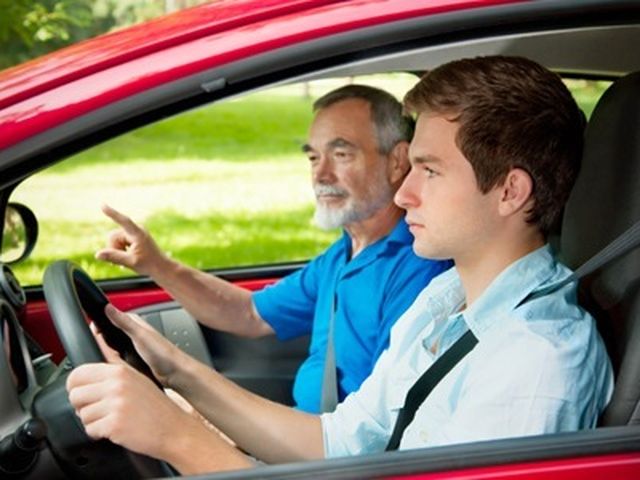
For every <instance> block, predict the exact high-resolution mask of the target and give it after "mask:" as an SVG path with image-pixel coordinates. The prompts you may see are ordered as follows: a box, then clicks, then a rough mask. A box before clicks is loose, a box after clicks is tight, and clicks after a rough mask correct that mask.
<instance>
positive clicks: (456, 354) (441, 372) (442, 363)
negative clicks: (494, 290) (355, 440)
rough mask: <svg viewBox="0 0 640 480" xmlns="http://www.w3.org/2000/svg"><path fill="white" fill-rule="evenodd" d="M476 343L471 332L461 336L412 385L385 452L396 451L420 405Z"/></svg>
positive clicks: (476, 340) (468, 331)
mask: <svg viewBox="0 0 640 480" xmlns="http://www.w3.org/2000/svg"><path fill="white" fill-rule="evenodd" d="M477 343H478V339H477V338H476V336H475V335H474V334H473V332H472V331H471V330H467V333H465V334H464V335H462V337H460V338H459V339H458V340H457V341H456V342H455V343H454V344H453V345H451V347H449V349H448V350H447V351H446V352H444V353H443V354H442V355H441V356H440V358H438V359H437V360H436V361H435V363H434V364H433V365H431V366H430V367H429V368H428V369H427V371H426V372H424V373H423V374H422V376H421V377H420V378H419V379H418V381H417V382H416V383H414V384H413V386H412V387H411V389H410V390H409V392H408V393H407V396H406V398H405V400H404V406H403V407H402V409H401V410H400V413H399V414H398V419H397V420H396V425H395V427H394V428H393V433H392V434H391V439H390V440H389V443H388V444H387V448H385V450H387V451H389V450H397V449H398V446H399V445H400V439H401V438H402V434H403V433H404V430H405V428H407V427H408V426H409V424H410V423H411V422H412V421H413V417H415V416H416V410H418V407H419V406H420V405H422V403H423V402H424V400H425V399H426V398H427V396H428V395H429V394H430V393H431V391H432V390H433V389H434V388H436V385H438V383H440V380H442V379H443V378H444V377H445V376H446V375H447V373H449V372H450V371H451V370H452V369H453V367H455V366H456V365H457V364H458V363H459V362H460V360H462V359H463V358H464V357H465V356H466V355H467V353H469V352H470V351H471V350H472V349H473V347H475V346H476V344H477Z"/></svg>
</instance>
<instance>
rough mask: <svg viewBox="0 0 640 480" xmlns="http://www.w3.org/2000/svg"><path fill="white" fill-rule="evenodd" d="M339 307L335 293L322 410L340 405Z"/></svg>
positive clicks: (323, 385)
mask: <svg viewBox="0 0 640 480" xmlns="http://www.w3.org/2000/svg"><path fill="white" fill-rule="evenodd" d="M336 308H337V298H336V295H335V294H334V296H333V301H332V302H331V315H330V316H329V326H328V329H327V351H326V354H325V360H324V372H323V375H322V394H321V397H320V412H321V413H328V412H333V411H334V410H335V409H336V407H337V406H338V378H337V377H338V375H337V371H336V349H335V346H334V339H333V337H334V332H333V330H334V324H335V316H336Z"/></svg>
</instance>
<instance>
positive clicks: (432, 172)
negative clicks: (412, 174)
mask: <svg viewBox="0 0 640 480" xmlns="http://www.w3.org/2000/svg"><path fill="white" fill-rule="evenodd" d="M422 168H423V170H424V171H425V172H426V174H427V177H428V178H433V177H435V176H436V175H438V172H436V171H435V170H433V169H431V168H429V167H422Z"/></svg>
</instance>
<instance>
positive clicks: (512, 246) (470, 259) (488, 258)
mask: <svg viewBox="0 0 640 480" xmlns="http://www.w3.org/2000/svg"><path fill="white" fill-rule="evenodd" d="M528 233H529V234H528V235H526V236H524V238H523V237H520V241H519V242H514V241H505V242H500V241H494V242H493V243H492V244H491V245H489V246H488V247H487V248H485V249H483V250H481V251H478V250H477V249H473V250H474V252H473V254H469V255H461V256H457V257H456V258H455V264H456V269H457V271H458V274H459V275H460V280H461V282H462V286H463V289H464V291H465V298H466V305H467V306H470V305H472V304H473V302H475V301H476V300H477V299H478V297H480V295H482V293H483V292H484V291H485V290H486V289H487V287H488V286H489V285H490V284H491V282H492V281H493V280H494V279H495V278H496V277H497V276H498V275H499V274H500V273H501V272H502V271H503V270H505V269H506V268H507V267H508V266H509V265H511V264H512V263H513V262H515V261H516V260H519V259H520V258H522V257H524V256H526V255H528V254H529V253H531V252H533V251H534V250H537V249H538V248H540V247H542V246H543V245H544V244H545V240H544V238H543V236H542V235H541V234H540V233H539V232H538V231H537V230H536V231H535V232H534V231H532V232H528ZM494 240H495V239H494Z"/></svg>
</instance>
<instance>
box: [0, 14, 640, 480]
mask: <svg viewBox="0 0 640 480" xmlns="http://www.w3.org/2000/svg"><path fill="white" fill-rule="evenodd" d="M531 8H532V9H534V8H535V7H531ZM532 11H533V10H532ZM570 13H571V12H570V11H569V10H568V11H567V12H564V11H562V10H561V11H559V12H543V13H540V14H539V15H527V12H526V11H524V10H523V13H522V14H521V17H519V19H517V20H516V21H514V22H512V23H509V24H502V23H501V21H500V18H498V17H496V18H495V19H494V20H492V21H489V20H490V19H488V18H486V17H485V16H484V14H483V13H480V14H479V15H478V17H477V18H476V19H475V20H473V21H466V23H465V27H464V28H462V27H461V26H460V25H462V23H461V22H462V20H461V19H459V18H457V17H456V15H451V17H450V18H447V19H445V20H437V21H435V20H434V21H431V20H429V19H427V20H411V21H405V22H404V27H405V28H403V29H401V30H402V34H398V33H397V30H394V31H392V30H391V29H389V28H387V27H370V28H367V29H363V31H362V32H361V33H359V34H358V35H356V36H355V37H354V38H353V39H350V40H349V41H347V40H346V39H345V38H342V37H341V36H340V35H338V36H336V37H335V38H334V37H331V38H328V39H325V40H322V41H318V42H309V43H308V44H305V45H303V46H301V47H298V48H284V49H281V50H279V51H276V52H271V53H266V54H262V55H260V56H258V57H257V58H254V59H250V60H249V61H245V62H243V63H239V64H230V65H227V66H224V67H220V68H218V69H216V70H215V71H213V72H202V73H200V74H197V75H194V76H192V77H188V78H185V79H183V80H180V81H177V82H174V83H172V84H169V85H167V86H164V87H161V88H157V89H154V90H153V91H148V92H144V93H141V94H138V95H137V96H135V97H134V98H132V99H130V100H128V101H126V102H117V103H115V104H113V105H110V106H108V107H104V108H102V109H101V110H100V111H98V112H95V113H92V114H89V115H86V116H84V117H83V118H82V119H81V120H82V121H80V120H77V121H76V120H72V121H70V122H69V123H68V124H66V125H64V126H62V127H56V128H53V129H52V130H51V131H48V132H46V133H43V134H40V135H38V136H37V137H35V138H34V139H33V141H30V142H28V144H19V145H17V146H15V147H11V148H9V149H7V150H6V151H5V152H3V155H5V156H6V158H7V161H6V162H4V164H3V166H1V167H0V175H3V176H4V177H5V178H10V179H11V180H10V181H8V182H4V183H2V184H1V185H0V189H2V195H3V197H2V203H3V205H6V203H7V201H8V200H10V198H9V197H10V193H11V192H12V191H13V189H15V187H16V186H17V185H18V184H19V183H20V182H21V181H22V180H24V179H25V178H27V177H28V176H30V175H31V174H32V173H33V172H34V171H36V170H38V169H41V168H44V167H45V166H48V165H51V164H53V163H55V162H57V161H59V160H60V159H63V158H65V157H67V156H69V155H71V154H73V153H76V152H78V151H81V150H83V149H85V148H88V147H90V146H92V145H94V144H97V143H99V142H102V141H104V140H106V139H108V138H112V137H115V136H117V135H119V134H121V133H123V132H127V131H130V130H132V129H134V128H137V127H139V126H142V125H145V124H148V123H150V122H153V121H156V120H160V119H163V118H165V117H167V116H170V115H173V114H175V113H178V112H181V111H184V110H186V109H188V108H192V107H196V106H199V105H202V104H205V103H208V102H212V101H219V100H222V99H227V98H233V97H235V96H238V95H242V94H244V93H247V92H251V91H255V90H259V89H261V88H265V87H266V86H269V87H271V86H276V85H280V86H282V85H288V84H291V83H294V82H302V81H309V80H314V79H321V78H332V77H346V76H357V75H367V74H373V73H381V72H413V73H416V75H419V74H420V73H421V72H424V71H425V70H428V69H430V68H433V67H435V66H437V65H439V64H441V63H444V62H446V61H449V60H452V59H456V58H463V57H471V56H477V55H493V54H504V55H521V56H525V57H528V58H531V59H533V60H536V61H538V62H540V63H542V64H543V65H545V66H547V67H549V68H551V69H554V70H556V71H558V72H559V73H561V74H562V75H563V76H566V77H567V78H576V77H578V78H594V79H607V80H611V81H613V83H612V85H611V87H610V88H609V89H608V90H607V91H606V92H605V94H604V95H603V96H602V97H601V98H600V100H599V101H598V104H597V106H596V108H595V110H594V111H593V113H592V115H591V117H590V118H589V121H588V124H587V129H586V133H585V148H584V155H583V161H582V166H581V171H580V175H579V178H578V181H577V182H576V185H575V187H574V189H573V191H572V194H571V197H570V199H569V201H568V203H567V206H566V209H565V214H564V220H563V224H562V229H561V232H559V234H558V237H557V238H555V239H553V241H554V243H555V244H556V245H557V248H558V252H559V256H560V258H561V259H562V260H563V261H564V262H565V263H566V264H567V265H568V266H569V267H571V268H572V269H577V268H578V267H580V266H581V265H583V264H584V263H585V262H586V261H588V260H589V259H590V258H592V257H593V256H594V255H596V254H597V253H598V252H600V251H601V250H602V249H603V248H605V247H606V246H607V245H609V244H610V243H611V242H612V241H613V240H614V239H616V238H617V237H619V236H620V235H621V234H623V233H624V232H625V231H627V230H629V229H630V228H632V227H633V226H634V225H635V224H636V222H638V220H639V219H640V195H638V191H640V71H638V69H639V68H640V50H638V49H637V48H632V47H631V46H633V45H636V44H637V43H638V38H640V26H639V23H638V20H639V19H640V18H632V17H629V16H628V15H626V14H624V12H623V13H619V12H614V13H613V14H611V15H609V16H607V15H601V14H600V12H598V11H597V10H589V9H587V10H586V11H585V13H584V15H583V16H581V17H580V18H578V17H577V16H571V15H570ZM474 22H475V23H474ZM483 22H484V23H483ZM485 24H491V25H492V27H491V28H486V27H483V28H481V26H483V25H485ZM456 26H458V27H459V28H452V27H456ZM425 31H428V32H430V33H429V34H425V33H424V32H425ZM452 32H453V33H452ZM392 38H394V39H393V40H391V39H392ZM328 52H333V53H331V54H329V53H328ZM612 52H615V54H612ZM303 59H304V60H303ZM255 72H260V75H259V76H256V73H255ZM634 72H635V73H634ZM636 237H637V235H636ZM41 241H46V239H41ZM633 241H635V242H636V243H637V239H634V240H630V242H633ZM299 266H300V263H290V264H287V265H276V266H273V267H270V266H264V267H259V268H253V269H228V270H222V271H216V272H215V273H216V274H217V275H220V276H222V277H223V278H226V279H228V280H230V281H233V282H238V283H242V282H243V281H247V280H255V281H257V285H259V286H263V285H266V284H268V283H269V282H271V281H273V280H275V279H277V278H280V277H282V276H284V275H286V274H287V273H289V272H291V271H294V270H295V269H297V268H299ZM3 268H4V269H3V274H4V275H5V276H6V277H7V279H8V280H7V282H6V283H7V284H8V285H9V287H7V289H5V290H3V292H5V293H3V297H5V299H6V300H5V299H0V311H1V312H2V330H0V338H2V340H3V343H4V345H5V353H6V354H7V355H6V356H3V355H0V371H2V372H12V375H5V373H2V375H0V392H4V393H0V406H1V408H2V409H3V410H2V423H1V424H0V427H2V428H0V440H2V437H3V436H4V435H6V434H7V433H8V432H10V431H13V429H14V428H16V426H20V427H21V428H22V425H24V422H25V419H28V418H29V417H30V412H28V410H29V409H30V408H32V407H33V406H34V405H35V404H36V402H34V397H35V396H36V395H38V397H39V398H38V401H37V403H38V405H36V408H37V409H39V410H38V411H39V412H40V413H41V416H43V417H45V418H48V419H50V425H49V431H50V432H57V433H55V435H58V437H57V438H55V439H52V438H51V437H50V440H49V442H50V445H49V446H48V447H47V448H46V449H45V450H44V451H43V453H42V454H41V455H40V460H39V463H38V465H36V467H35V468H33V469H32V470H30V473H29V476H28V477H27V478H42V477H41V476H42V475H46V478H64V477H65V476H64V474H63V473H62V471H63V470H64V471H65V472H66V473H68V472H72V473H73V475H74V476H77V477H78V478H106V477H109V476H111V477H112V476H113V475H114V472H118V474H119V475H124V476H143V477H144V476H158V475H170V474H171V473H172V471H171V470H170V469H168V468H167V466H166V465H158V464H157V463H156V462H151V463H147V460H148V459H144V458H140V456H137V455H133V454H130V452H125V453H124V456H125V457H126V458H125V459H121V458H122V455H123V452H122V451H121V449H119V448H118V447H115V446H113V445H111V444H108V442H97V443H99V445H97V446H96V447H95V448H89V447H87V442H86V438H83V437H82V434H81V433H78V430H79V429H78V427H77V425H76V426H75V427H74V428H70V427H69V423H68V422H69V420H68V416H64V415H60V416H58V412H54V411H53V410H54V408H53V406H55V405H63V404H66V400H65V399H64V398H62V395H63V390H64V389H62V388H56V389H54V388H50V389H49V390H48V391H47V392H44V394H42V393H40V394H39V393H38V388H34V387H35V386H36V385H38V383H41V382H43V380H42V378H44V377H46V376H47V375H51V374H52V372H53V371H56V372H58V373H57V375H60V374H61V372H63V371H64V370H65V369H66V368H67V367H66V366H64V364H63V363H61V366H51V362H50V360H49V358H48V357H47V353H50V352H48V351H47V349H45V350H40V349H39V348H38V347H37V346H36V345H35V343H34V342H33V341H32V340H31V339H32V338H33V339H35V340H37V341H38V342H39V343H41V344H43V343H47V342H46V341H43V339H46V338H47V337H50V336H54V335H55V334H54V333H53V328H52V327H51V325H50V322H51V320H49V312H48V310H47V308H46V304H45V302H44V295H45V293H46V292H45V293H43V290H42V288H41V287H29V288H27V289H26V296H24V295H25V292H24V291H23V290H22V289H21V288H20V287H19V284H18V282H17V280H15V279H13V276H12V274H11V271H10V270H8V267H7V266H6V265H5V266H4V267H3ZM0 280H2V279H1V278H0ZM1 284H2V282H0V285H1ZM98 284H99V286H100V287H101V288H102V290H104V292H105V293H106V294H107V296H108V297H110V298H112V299H113V298H117V297H118V295H121V294H125V293H126V292H131V291H136V290H144V289H155V288H157V287H156V286H155V285H153V284H152V283H151V282H150V281H149V280H148V279H144V278H137V279H125V280H123V281H119V280H110V281H104V282H98ZM255 288H259V287H255ZM7 292H8V293H7ZM580 295H581V303H582V304H583V305H584V306H585V307H586V308H587V309H588V310H589V311H590V312H591V313H592V314H593V315H594V316H595V317H596V318H597V320H598V325H599V329H600V331H601V333H602V336H603V337H604V339H605V343H606V344H607V348H608V351H609V354H610V356H611V359H612V361H613V364H614V369H615V372H616V386H615V390H614V396H613V399H612V401H611V403H610V405H609V407H608V408H607V410H606V411H605V413H604V415H603V417H602V419H601V421H600V426H599V428H597V429H596V430H591V431H581V432H571V433H562V434H556V435H546V436H543V437H527V438H518V439H502V440H495V441H490V442H480V443H475V444H466V445H454V446H447V447H437V448H432V449H429V450H428V451H427V450H412V451H400V452H386V453H382V454H378V455H373V456H369V457H367V458H366V459H364V461H363V459H362V458H344V459H334V460H330V461H318V462H305V463H300V464H295V465H273V466H264V467H261V468H259V469H256V470H254V471H248V472H236V473H220V474H217V475H212V476H211V478H219V479H225V478H226V479H234V478H264V479H267V478H273V479H276V478H278V479H283V478H287V479H295V478H309V477H311V478H336V479H337V478H340V479H348V478H362V477H368V478H374V477H376V478H383V477H386V476H391V475H411V474H417V473H425V472H438V471H442V470H447V469H452V468H471V467H473V468H481V467H485V466H491V465H499V464H510V463H518V462H531V461H551V460H554V459H565V458H580V457H586V456H589V455H591V456H597V455H606V454H613V453H624V452H638V451H640V428H639V427H638V426H637V424H638V423H640V324H639V322H638V321H637V319H638V317H639V316H640V251H638V250H637V249H635V250H632V251H631V252H629V253H626V254H624V255H622V256H620V257H618V258H616V259H614V260H612V261H610V262H608V263H607V264H606V265H604V266H603V267H601V268H599V269H598V270H597V271H595V272H593V273H591V274H589V275H587V276H586V277H585V278H583V279H581V281H580ZM25 302H26V303H29V304H33V305H39V307H38V308H39V310H37V309H33V308H32V309H31V310H25V309H24V308H23V307H24V304H25ZM131 310H132V311H135V312H137V313H139V314H141V315H142V316H143V317H144V318H145V319H147V321H149V322H150V323H151V324H152V325H153V326H154V327H155V328H156V329H158V330H159V331H161V332H163V333H164V334H165V335H167V336H169V335H171V333H172V332H177V331H180V332H186V333H185V334H184V335H185V337H184V340H183V341H182V343H181V345H180V346H181V347H182V348H184V349H185V350H186V351H188V352H189V353H191V354H192V355H194V356H195V357H196V358H198V359H200V360H201V361H203V362H205V363H207V364H210V365H212V366H214V367H215V368H216V369H218V370H219V371H221V372H222V373H224V374H225V375H226V376H228V377H229V378H231V379H232V380H234V381H235V382H237V383H239V384H240V385H242V386H244V387H246V388H248V389H250V390H253V391H255V392H257V393H260V394H261V395H264V396H266V397H268V398H271V399H274V400H277V401H280V402H282V403H285V404H291V403H292V400H291V393H290V392H291V385H292V381H293V377H294V375H295V372H296V369H297V366H298V365H299V362H300V360H301V359H302V358H303V357H304V355H305V354H306V349H307V342H308V339H306V338H303V339H298V340H294V341H290V342H287V343H286V344H284V345H283V344H282V343H281V342H279V341H277V340H276V339H274V338H265V339H259V340H250V339H240V338H236V337H234V336H232V335H229V334H225V333H221V332H216V331H212V330H209V329H206V328H200V327H199V326H198V325H197V323H196V321H195V320H194V319H193V318H192V317H191V316H190V315H189V314H188V313H187V312H185V311H184V310H183V309H182V308H180V306H179V305H178V304H176V303H175V302H172V301H170V300H168V299H167V298H162V299H161V300H160V301H157V302H155V303H153V304H151V305H146V306H142V307H134V308H132V309H131ZM25 312H29V313H30V315H31V316H30V317H29V318H26V317H25V316H24V315H25ZM43 323H48V324H49V327H48V328H49V329H48V330H47V329H42V328H43V327H41V325H42V324H43ZM20 325H22V326H20ZM22 329H24V331H25V332H26V334H27V336H23V334H22V333H20V332H22ZM38 329H40V330H38ZM49 342H50V340H49ZM7 345H10V347H7ZM41 346H44V345H41ZM48 346H49V345H46V347H48ZM45 357H46V358H45ZM31 363H33V365H31ZM11 377H12V378H11ZM59 378H62V379H63V377H62V376H60V377H59ZM45 383H47V384H52V383H55V382H50V381H49V380H46V381H45ZM58 383H59V382H58ZM25 406H26V407H25ZM56 408H58V407H56ZM61 408H62V407H61ZM34 428H37V426H36V427H34ZM115 458H117V459H118V460H114V459H115ZM105 462H109V463H110V464H111V467H110V468H106V469H104V468H103V466H104V464H105ZM60 466H62V469H60ZM52 472H55V473H52Z"/></svg>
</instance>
